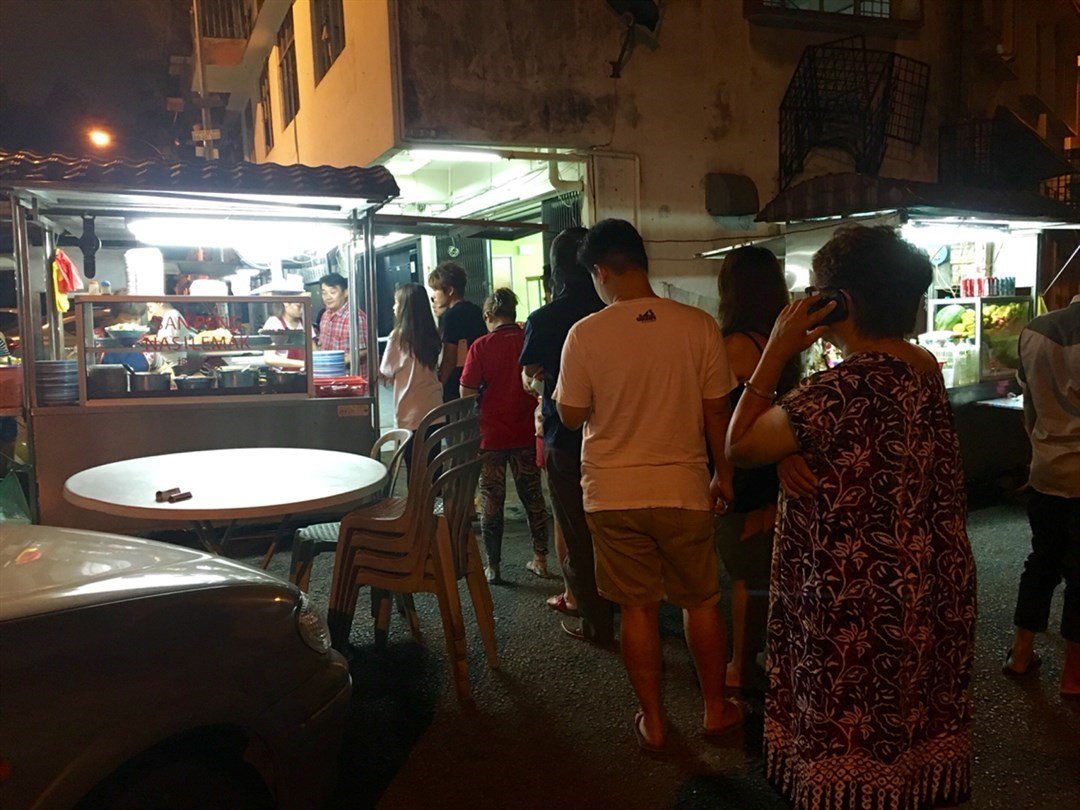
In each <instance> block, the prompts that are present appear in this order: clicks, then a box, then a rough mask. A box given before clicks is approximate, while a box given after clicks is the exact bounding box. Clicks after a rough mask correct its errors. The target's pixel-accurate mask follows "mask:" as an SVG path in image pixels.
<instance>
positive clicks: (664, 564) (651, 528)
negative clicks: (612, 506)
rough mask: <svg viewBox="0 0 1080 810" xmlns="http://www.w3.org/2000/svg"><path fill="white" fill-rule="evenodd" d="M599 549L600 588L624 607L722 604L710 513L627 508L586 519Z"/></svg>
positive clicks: (598, 582)
mask: <svg viewBox="0 0 1080 810" xmlns="http://www.w3.org/2000/svg"><path fill="white" fill-rule="evenodd" d="M585 517H586V519H587V520H588V523H589V531H590V532H592V538H593V544H594V546H595V547H596V585H597V589H598V590H599V591H600V594H601V595H602V596H604V597H606V598H607V599H610V600H611V601H612V602H615V603H617V604H620V605H650V604H653V603H656V602H659V601H661V600H662V599H667V601H669V602H671V603H672V604H674V605H677V606H679V607H682V608H696V607H704V606H706V605H710V604H716V602H717V601H718V600H719V599H720V576H719V573H718V571H717V563H716V548H715V547H714V545H713V516H712V513H711V512H704V511H696V510H691V509H624V510H613V511H608V512H589V513H587V514H586V515H585Z"/></svg>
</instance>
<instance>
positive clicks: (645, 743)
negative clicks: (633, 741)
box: [564, 625, 667, 754]
mask: <svg viewBox="0 0 1080 810" xmlns="http://www.w3.org/2000/svg"><path fill="white" fill-rule="evenodd" d="M564 629H565V625H564ZM634 736H635V737H637V744H638V748H640V749H641V750H642V751H644V752H645V753H646V754H662V753H664V749H665V748H666V747H667V742H666V741H665V742H662V743H651V742H649V740H648V738H647V737H646V736H645V712H641V711H639V712H638V713H637V714H635V715H634Z"/></svg>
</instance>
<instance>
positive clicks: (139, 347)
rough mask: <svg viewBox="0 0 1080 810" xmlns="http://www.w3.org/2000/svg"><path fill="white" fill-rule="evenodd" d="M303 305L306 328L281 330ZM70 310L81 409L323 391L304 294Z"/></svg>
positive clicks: (117, 300)
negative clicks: (315, 372) (107, 403)
mask: <svg viewBox="0 0 1080 810" xmlns="http://www.w3.org/2000/svg"><path fill="white" fill-rule="evenodd" d="M297 305H299V311H300V313H301V314H300V321H301V328H299V329H286V328H284V326H285V322H284V319H283V311H284V308H285V307H286V306H290V308H291V310H292V311H294V312H295V311H296V310H297ZM74 308H75V315H76V319H75V328H76V345H77V346H78V347H79V348H78V356H77V358H76V361H77V364H78V402H79V403H86V402H93V401H95V400H131V399H144V398H151V399H153V398H167V399H175V398H182V397H215V398H216V397H223V396H225V397H235V396H244V395H249V396H250V395H258V396H266V395H273V396H291V397H294V398H304V397H309V396H315V395H317V393H318V391H317V388H316V384H315V380H314V378H313V376H312V374H311V369H312V368H313V363H312V341H311V331H310V326H304V325H305V324H310V323H311V298H310V297H309V296H307V295H291V296H290V295H273V296H220V297H195V296H175V295H174V296H157V297H154V298H150V297H146V296H132V295H122V296H121V295H107V296H78V297H76V298H75V299H74ZM267 326H269V327H270V328H267ZM71 393H74V392H73V391H72V392H71ZM365 393H366V392H365ZM66 404H75V403H74V402H69V403H66Z"/></svg>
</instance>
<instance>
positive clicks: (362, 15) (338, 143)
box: [256, 0, 394, 166]
mask: <svg viewBox="0 0 1080 810" xmlns="http://www.w3.org/2000/svg"><path fill="white" fill-rule="evenodd" d="M310 4H311V0H296V2H295V3H294V4H293V24H294V26H295V30H296V57H297V66H296V68H297V80H298V82H299V87H300V111H299V112H298V113H297V115H296V118H295V119H293V121H292V123H291V124H289V126H287V127H285V129H284V131H283V130H282V128H281V123H282V119H281V113H282V105H281V75H280V72H279V70H278V60H279V55H278V49H277V47H276V46H275V47H274V49H273V50H272V51H271V53H270V94H271V100H272V105H273V114H274V148H273V149H272V150H271V151H270V153H269V154H265V156H264V153H263V154H260V159H265V160H269V161H273V162H275V163H306V164H309V165H318V164H326V165H329V166H364V165H367V164H369V163H372V162H374V161H375V160H377V159H378V158H379V157H381V156H382V155H383V154H384V153H385V152H386V151H387V150H389V149H390V148H391V147H393V145H394V106H393V82H392V81H391V76H390V28H389V25H390V24H389V16H388V13H389V12H388V5H387V0H347V2H345V4H344V6H343V8H344V12H345V49H344V50H343V51H342V52H341V54H340V55H339V56H338V58H337V60H336V61H335V62H334V64H333V65H331V67H330V70H329V71H328V72H327V73H326V75H325V76H323V78H322V81H320V82H319V83H318V84H315V63H314V57H313V54H312V39H311V8H310ZM258 130H259V127H256V131H258ZM261 140H262V137H261V135H259V136H257V141H258V142H260V143H261Z"/></svg>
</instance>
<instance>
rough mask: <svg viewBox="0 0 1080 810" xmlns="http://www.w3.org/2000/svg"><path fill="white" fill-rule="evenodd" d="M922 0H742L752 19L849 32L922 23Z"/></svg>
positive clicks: (884, 30)
mask: <svg viewBox="0 0 1080 810" xmlns="http://www.w3.org/2000/svg"><path fill="white" fill-rule="evenodd" d="M922 6H923V0H743V16H744V17H746V18H747V19H748V20H750V21H751V22H753V23H757V24H760V25H773V26H780V27H783V28H800V29H806V30H821V31H841V32H851V33H872V30H871V27H872V29H873V31H880V32H881V33H890V32H895V33H900V32H902V31H903V30H904V29H911V28H918V27H919V26H921V25H922V17H923V12H922Z"/></svg>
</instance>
